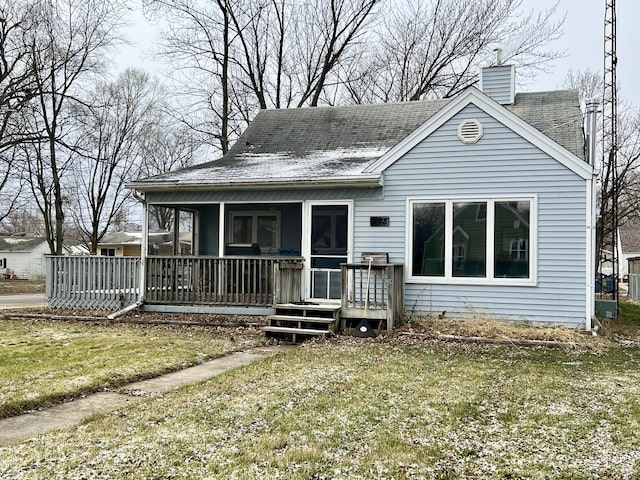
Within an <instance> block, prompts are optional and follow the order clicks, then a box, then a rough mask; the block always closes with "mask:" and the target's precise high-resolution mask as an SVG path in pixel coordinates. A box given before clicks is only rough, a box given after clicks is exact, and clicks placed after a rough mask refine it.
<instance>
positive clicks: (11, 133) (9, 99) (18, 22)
mask: <svg viewBox="0 0 640 480" xmlns="http://www.w3.org/2000/svg"><path fill="white" fill-rule="evenodd" d="M32 10H33V7H32V6H31V5H30V4H28V3H23V2H15V1H8V0H1V1H0V222H2V220H3V219H4V218H6V217H7V216H8V215H9V214H10V213H11V212H12V210H14V209H15V208H16V207H17V206H18V205H19V203H18V202H19V199H20V193H21V182H20V178H19V176H20V170H21V169H20V165H19V164H18V161H17V159H18V155H17V151H16V146H17V145H18V144H19V143H20V142H22V141H24V140H25V133H26V132H25V131H24V129H23V128H21V125H20V123H19V122H18V121H17V117H18V114H19V113H20V110H21V109H22V108H23V107H24V105H25V104H26V103H27V102H29V100H31V98H32V97H33V95H34V90H33V87H34V85H33V75H32V71H31V68H30V65H29V61H28V57H27V54H28V49H27V48H26V45H24V42H23V41H22V40H23V37H24V35H26V34H27V32H28V31H30V29H31V28H33V24H34V15H33V11H32Z"/></svg>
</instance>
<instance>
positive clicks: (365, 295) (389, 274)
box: [340, 263, 404, 330]
mask: <svg viewBox="0 0 640 480" xmlns="http://www.w3.org/2000/svg"><path fill="white" fill-rule="evenodd" d="M340 267H341V273H342V307H341V310H340V316H341V317H343V318H356V319H357V318H365V319H375V320H380V321H384V322H386V328H387V330H391V329H392V328H393V327H394V326H398V325H399V324H400V323H401V321H402V314H403V308H404V276H403V275H404V273H403V272H404V270H403V265H402V264H395V263H371V264H369V263H346V264H342V265H341V266H340Z"/></svg>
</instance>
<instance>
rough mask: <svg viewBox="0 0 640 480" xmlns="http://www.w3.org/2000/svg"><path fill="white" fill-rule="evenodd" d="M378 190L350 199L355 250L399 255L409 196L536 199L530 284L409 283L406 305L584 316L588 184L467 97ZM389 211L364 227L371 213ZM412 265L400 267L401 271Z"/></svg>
mask: <svg viewBox="0 0 640 480" xmlns="http://www.w3.org/2000/svg"><path fill="white" fill-rule="evenodd" d="M469 118H475V119H478V120H479V121H480V122H481V123H482V124H483V127H484V135H483V137H482V138H481V139H480V141H479V142H478V143H476V144H464V143H462V142H461V141H460V140H459V139H458V138H457V127H458V125H459V123H460V122H461V121H462V120H463V119H469ZM384 185H385V186H384V198H383V199H379V200H377V199H373V200H366V199H361V200H358V201H357V202H356V203H355V241H354V245H355V252H354V253H355V255H354V258H359V255H360V253H361V252H364V251H387V252H389V254H390V259H391V261H393V262H398V263H405V253H406V248H407V240H406V239H407V235H408V233H407V232H408V229H407V225H406V219H407V212H406V209H407V198H408V197H422V196H425V197H439V198H442V199H448V198H451V197H454V196H464V197H466V196H469V197H473V196H477V197H487V198H490V197H492V196H502V195H513V196H514V197H517V196H524V195H534V196H536V198H537V244H538V249H537V285H535V286H498V285H490V284H485V285H460V284H424V283H407V285H406V291H405V307H406V310H407V313H413V312H415V313H431V312H436V313H439V312H442V311H443V310H446V311H447V315H448V316H449V315H450V316H456V315H471V314H481V315H490V316H492V317H499V318H505V319H514V320H530V321H534V322H547V323H553V324H568V325H582V324H584V321H585V315H586V301H587V298H586V297H587V295H586V264H587V258H586V256H587V255H586V226H585V222H586V201H587V200H586V184H585V181H584V180H583V179H581V178H580V177H579V176H578V175H576V174H575V173H573V172H572V171H570V170H569V169H568V168H566V167H564V166H563V165H561V164H560V163H559V162H557V161H555V160H554V159H552V158H551V157H550V156H548V155H547V154H546V153H544V152H542V151H541V150H539V149H538V148H537V147H535V146H533V145H531V144H530V143H529V142H527V141H525V140H524V139H522V138H521V137H520V136H518V135H516V134H515V133H514V132H513V131H511V130H510V129H508V128H507V127H505V126H504V125H502V124H500V123H498V122H497V121H495V120H494V119H493V118H492V117H490V116H488V115H487V114H485V113H484V112H483V111H482V110H480V109H478V108H477V107H475V106H473V105H470V106H468V107H466V108H464V109H463V110H462V111H461V112H459V113H458V114H457V115H455V116H454V117H453V118H452V119H451V120H449V121H448V122H446V123H445V124H444V125H443V126H442V127H441V128H439V129H438V130H436V131H435V132H434V133H433V134H431V135H430V136H429V137H428V138H427V139H425V140H423V141H422V142H421V143H419V144H418V145H417V146H416V147H414V148H413V149H412V150H411V151H410V152H408V153H407V154H406V155H404V156H403V157H402V158H400V159H399V160H398V161H397V162H396V163H394V164H393V165H392V166H390V167H389V168H388V169H387V171H386V172H385V173H384ZM379 215H385V216H389V217H390V223H389V226H388V227H370V226H369V217H370V216H379ZM409 268H410V266H407V270H408V269H409Z"/></svg>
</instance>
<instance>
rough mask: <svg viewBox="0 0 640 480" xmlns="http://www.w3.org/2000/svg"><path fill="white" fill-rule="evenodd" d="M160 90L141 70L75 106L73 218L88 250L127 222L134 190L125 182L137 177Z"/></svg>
mask: <svg viewBox="0 0 640 480" xmlns="http://www.w3.org/2000/svg"><path fill="white" fill-rule="evenodd" d="M161 98H162V95H161V91H160V89H159V87H158V84H157V83H156V82H152V81H151V79H150V78H149V76H148V75H147V74H146V73H144V72H143V71H140V70H131V69H130V70H125V71H124V72H123V73H122V74H120V76H119V77H118V79H117V80H116V81H115V82H112V83H104V82H100V83H98V85H97V86H96V89H95V91H94V92H92V93H91V104H89V103H88V102H87V103H86V104H82V103H78V104H75V105H74V108H73V116H74V120H75V122H76V124H77V126H76V128H75V132H74V135H75V143H74V145H73V146H72V147H71V146H70V147H71V148H72V150H73V151H74V152H75V153H76V154H77V158H76V160H75V162H74V164H73V166H72V167H71V171H72V172H73V175H72V176H71V177H70V179H69V180H68V182H67V183H68V184H69V187H70V188H69V191H70V192H71V193H70V195H69V196H70V199H69V201H70V203H71V207H72V208H71V216H72V218H73V223H74V226H75V227H76V229H77V230H78V231H79V232H80V234H81V235H82V238H83V241H84V243H85V245H86V246H87V248H88V249H89V252H90V253H92V254H95V253H96V251H97V247H98V243H99V242H100V240H101V239H102V237H104V235H105V234H106V233H107V231H108V229H109V227H110V226H111V224H112V223H114V221H116V220H118V221H119V222H120V223H122V222H125V221H126V220H125V219H126V217H127V215H126V208H127V206H128V205H129V204H130V203H131V202H130V201H131V196H132V192H131V190H128V189H126V187H125V183H126V182H127V181H130V180H133V179H134V178H136V177H137V176H138V173H139V171H140V150H141V143H142V142H143V139H144V136H145V135H146V130H147V129H148V128H152V127H150V126H152V125H153V123H154V122H155V121H156V120H157V116H158V115H157V112H158V109H159V106H160V105H161Z"/></svg>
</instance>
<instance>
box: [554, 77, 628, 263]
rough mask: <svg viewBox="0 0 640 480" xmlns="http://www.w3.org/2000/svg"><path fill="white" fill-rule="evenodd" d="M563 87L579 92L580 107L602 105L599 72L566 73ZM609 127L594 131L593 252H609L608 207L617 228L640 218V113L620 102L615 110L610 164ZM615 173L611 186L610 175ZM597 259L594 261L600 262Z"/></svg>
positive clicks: (601, 125)
mask: <svg viewBox="0 0 640 480" xmlns="http://www.w3.org/2000/svg"><path fill="white" fill-rule="evenodd" d="M564 84H565V86H566V87H568V88H575V89H578V90H579V91H580V99H581V103H582V105H584V104H585V102H586V101H587V100H589V99H594V98H595V99H599V100H600V101H602V95H603V92H604V77H603V75H602V73H601V72H597V71H592V70H585V71H575V72H574V71H572V70H570V71H569V73H568V75H567V78H566V80H565V83H564ZM610 128H611V126H610V125H605V124H603V123H602V122H601V123H600V127H599V129H598V137H599V141H598V142H597V145H599V146H600V153H599V155H600V160H599V161H598V162H597V163H596V166H597V167H598V169H599V170H600V171H599V173H600V178H599V182H598V198H597V201H598V205H597V209H598V229H597V234H596V252H602V251H603V250H606V249H610V248H611V240H610V239H611V237H612V235H613V231H612V225H613V222H612V207H613V205H614V204H615V205H616V206H617V211H618V222H617V223H618V225H624V224H625V223H627V222H629V221H631V220H633V219H637V218H640V208H639V205H640V109H638V108H637V107H635V106H633V105H631V104H629V103H627V102H621V103H620V105H619V106H618V145H617V151H616V161H615V163H614V162H613V161H612V158H613V157H612V156H611V155H612V148H611V144H610V135H609V134H608V133H609V129H610ZM614 169H615V171H616V175H615V179H616V182H615V185H614V183H613V178H614V175H613V171H614ZM601 260H602V258H601V257H600V255H598V257H597V261H598V262H599V261H601Z"/></svg>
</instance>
